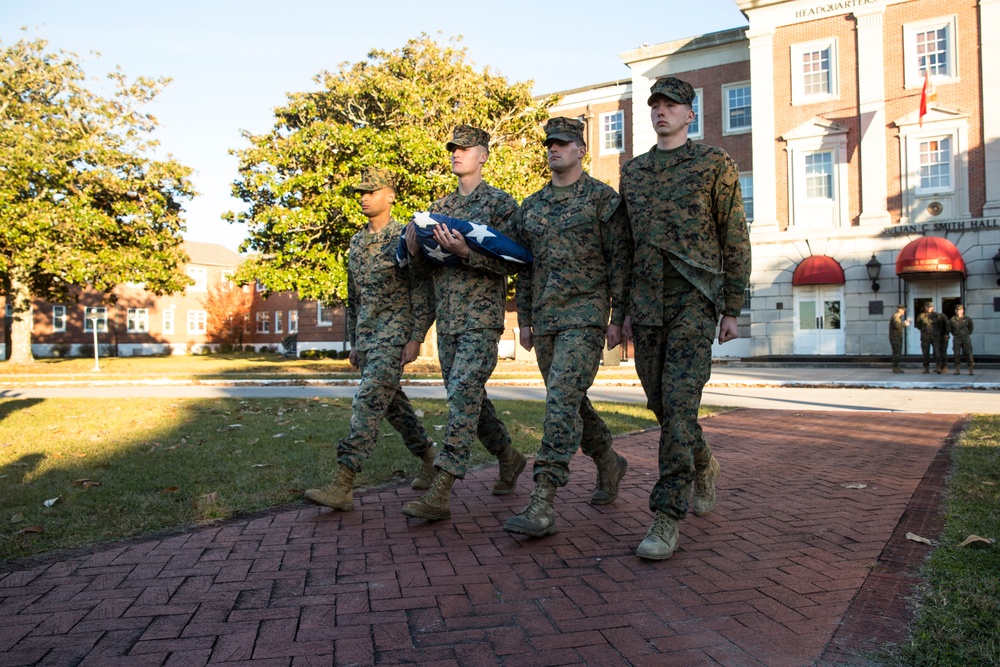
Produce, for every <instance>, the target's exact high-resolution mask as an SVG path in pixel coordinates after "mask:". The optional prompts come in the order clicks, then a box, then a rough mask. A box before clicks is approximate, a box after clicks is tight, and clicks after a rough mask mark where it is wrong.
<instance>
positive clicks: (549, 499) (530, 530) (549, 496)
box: [503, 477, 556, 537]
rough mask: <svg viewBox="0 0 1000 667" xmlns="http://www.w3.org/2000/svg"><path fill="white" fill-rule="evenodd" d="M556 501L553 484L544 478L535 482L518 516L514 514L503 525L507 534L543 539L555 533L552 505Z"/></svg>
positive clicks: (554, 517) (554, 515)
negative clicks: (528, 499) (533, 488)
mask: <svg viewBox="0 0 1000 667" xmlns="http://www.w3.org/2000/svg"><path fill="white" fill-rule="evenodd" d="M555 499H556V487H555V484H553V483H552V482H550V481H549V480H548V479H546V478H545V477H539V478H538V479H536V480H535V490H534V491H532V492H531V500H530V501H528V504H527V505H526V506H525V508H524V509H523V510H521V512H520V514H515V515H514V516H512V517H511V518H509V519H507V520H506V521H505V522H504V524H503V529H504V530H506V531H507V532H508V533H518V534H519V535H530V536H531V537H545V536H546V535H554V534H555V532H556V513H555V510H554V509H553V508H552V503H553V501H555Z"/></svg>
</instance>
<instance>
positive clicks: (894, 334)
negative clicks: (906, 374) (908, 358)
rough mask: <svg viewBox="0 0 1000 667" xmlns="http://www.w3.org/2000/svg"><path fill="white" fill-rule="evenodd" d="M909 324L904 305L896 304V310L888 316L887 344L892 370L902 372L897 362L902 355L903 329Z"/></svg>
mask: <svg viewBox="0 0 1000 667" xmlns="http://www.w3.org/2000/svg"><path fill="white" fill-rule="evenodd" d="M908 326H910V320H908V319H906V306H904V305H902V304H900V305H898V306H896V312H895V313H893V315H892V317H891V318H889V345H890V346H891V347H892V372H893V373H902V372H903V369H902V368H900V367H899V362H900V360H901V359H902V357H903V329H904V328H906V327H908Z"/></svg>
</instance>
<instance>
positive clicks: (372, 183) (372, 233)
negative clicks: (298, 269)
mask: <svg viewBox="0 0 1000 667" xmlns="http://www.w3.org/2000/svg"><path fill="white" fill-rule="evenodd" d="M355 191H356V192H359V193H361V196H362V211H363V212H364V213H365V215H366V216H368V217H369V225H368V226H367V227H365V228H364V229H362V230H360V231H359V232H358V233H356V234H355V235H354V236H353V237H351V243H350V250H349V254H348V259H347V330H348V334H349V336H350V341H351V363H352V364H353V365H355V366H358V367H359V368H360V369H361V383H360V385H359V387H358V392H357V394H355V396H354V400H353V402H352V404H351V432H350V435H348V436H347V437H346V438H344V439H342V440H341V441H340V443H339V444H338V446H337V461H338V463H339V470H338V473H337V477H336V479H335V480H334V483H333V484H331V485H330V486H328V487H325V488H323V489H309V490H307V491H306V494H305V495H306V498H308V499H310V500H312V501H314V502H317V503H319V504H321V505H326V506H328V507H332V508H334V509H339V510H351V509H353V507H354V504H353V496H352V488H353V481H354V476H355V475H356V474H357V473H358V472H360V471H361V468H362V466H363V465H364V462H365V460H366V459H367V458H368V457H369V456H370V455H371V452H372V450H373V449H374V448H375V445H376V443H377V442H378V434H379V423H380V422H381V421H382V419H383V418H385V419H386V420H387V421H388V422H389V423H390V424H391V425H392V427H393V428H395V429H396V430H397V431H399V433H400V435H401V436H402V437H403V442H404V444H405V445H406V448H407V449H409V450H410V453H412V454H413V455H414V456H416V457H418V458H420V459H421V461H422V463H423V465H422V469H421V474H420V476H418V477H417V479H415V480H414V481H413V487H414V488H427V487H428V486H430V476H431V471H432V467H431V466H432V462H433V458H434V454H435V451H436V450H435V449H434V447H433V445H434V442H433V441H432V440H431V438H430V436H428V434H427V431H426V430H425V429H424V426H423V424H422V423H421V422H420V420H419V419H418V418H417V416H416V415H415V414H414V412H413V406H411V405H410V401H409V399H408V398H407V397H406V394H404V393H403V390H402V389H400V386H399V383H400V378H401V376H402V372H403V365H404V364H405V363H409V361H412V360H413V359H414V358H416V353H417V350H418V349H419V346H420V341H422V340H423V338H424V332H425V331H426V327H427V322H428V321H429V320H430V317H431V315H430V310H431V301H430V294H429V292H428V291H427V290H426V289H424V288H422V286H421V285H419V284H418V283H417V282H415V281H414V280H413V279H412V277H411V276H410V272H409V270H408V269H404V268H400V267H399V266H398V265H397V263H396V248H397V247H398V245H399V237H400V234H401V233H402V232H403V225H401V224H400V223H398V222H396V221H394V220H392V219H391V217H390V216H391V206H392V201H393V199H394V198H395V192H394V190H393V187H392V182H391V179H390V175H389V173H388V172H386V171H383V170H379V169H366V170H365V171H364V173H363V176H362V180H361V183H359V184H358V185H357V186H356V187H355ZM382 221H384V225H383V226H381V227H378V223H381V222H382Z"/></svg>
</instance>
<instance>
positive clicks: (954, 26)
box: [903, 14, 959, 89]
mask: <svg viewBox="0 0 1000 667" xmlns="http://www.w3.org/2000/svg"><path fill="white" fill-rule="evenodd" d="M942 28H943V29H944V30H945V38H946V40H947V46H946V51H945V54H946V58H947V62H946V68H947V71H946V72H945V73H944V74H935V73H932V74H931V77H930V79H931V83H933V84H938V83H958V81H959V76H958V75H959V72H958V16H957V15H955V14H952V15H951V16H942V17H938V18H934V19H928V20H926V21H917V22H915V23H907V24H905V25H904V26H903V78H904V83H903V86H904V87H905V88H907V89H913V88H922V87H923V85H924V70H923V68H922V67H921V64H920V60H919V56H918V55H917V35H918V34H921V33H925V32H928V31H930V30H940V29H942Z"/></svg>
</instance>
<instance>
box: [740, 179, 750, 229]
mask: <svg viewBox="0 0 1000 667" xmlns="http://www.w3.org/2000/svg"><path fill="white" fill-rule="evenodd" d="M747 183H749V186H750V187H749V188H748V187H747V185H746V184H747ZM747 190H749V191H750V196H749V197H748V196H747ZM740 194H741V196H742V197H743V210H744V213H746V214H747V216H746V218H747V222H753V172H752V171H741V172H740ZM748 201H749V202H750V210H749V211H747V210H746V208H747V202H748Z"/></svg>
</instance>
